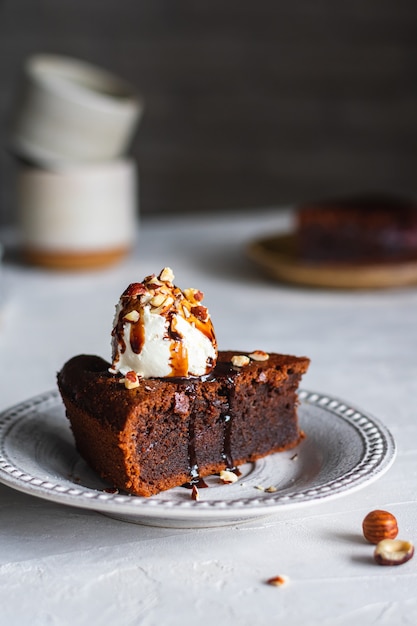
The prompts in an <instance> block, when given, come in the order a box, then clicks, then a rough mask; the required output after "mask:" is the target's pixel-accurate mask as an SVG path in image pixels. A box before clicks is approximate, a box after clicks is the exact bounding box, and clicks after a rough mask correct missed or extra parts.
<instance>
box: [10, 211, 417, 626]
mask: <svg viewBox="0 0 417 626" xmlns="http://www.w3.org/2000/svg"><path fill="white" fill-rule="evenodd" d="M287 224H288V221H287V217H286V216H284V217H278V216H277V214H276V213H275V212H274V211H264V212H260V211H258V212H256V214H254V216H253V217H241V218H240V219H237V218H236V216H230V217H229V216H227V215H224V216H222V217H216V219H210V218H209V217H208V218H207V219H201V218H200V219H196V220H178V219H177V220H171V219H170V220H165V221H158V222H148V223H146V222H145V223H143V224H142V227H141V232H140V237H139V242H138V246H137V250H136V252H135V255H134V256H133V257H131V258H130V259H127V260H126V261H125V262H124V263H123V264H122V265H119V266H117V267H114V268H112V269H110V270H107V271H105V272H100V273H94V274H93V273H88V274H80V275H62V274H51V273H47V272H44V271H40V270H39V271H38V270H36V269H23V268H19V267H17V266H13V265H10V264H7V262H6V263H5V271H4V279H5V287H6V294H7V301H6V306H5V308H4V310H3V315H2V317H1V322H0V324H1V326H0V351H1V354H2V359H1V380H2V393H1V397H0V409H4V408H7V406H10V405H11V404H14V403H17V402H20V401H21V400H24V399H25V398H28V397H31V396H33V395H35V394H38V393H40V392H43V391H45V390H47V389H50V388H52V387H53V386H54V384H55V372H56V371H57V370H58V369H59V368H60V367H61V365H62V364H63V362H64V361H65V360H66V359H67V358H69V357H70V356H72V355H74V354H77V353H80V352H88V353H97V354H100V355H102V356H104V357H106V358H109V357H110V340H109V332H110V329H111V324H112V319H113V311H114V303H115V302H116V301H117V299H118V297H119V294H120V291H121V289H122V288H123V286H124V285H127V284H128V283H129V282H132V281H135V280H138V278H139V279H140V278H141V277H143V276H145V275H147V274H149V273H152V272H154V271H158V268H161V267H164V266H166V265H169V266H171V267H172V268H173V270H174V272H175V275H176V279H177V280H178V282H179V284H187V285H195V286H198V287H199V288H201V289H202V290H203V291H204V292H205V302H206V303H207V306H209V308H210V312H211V315H212V319H213V322H214V324H215V328H216V333H217V338H218V341H219V347H220V349H227V348H230V349H243V350H248V351H250V350H254V349H264V350H269V351H282V352H292V353H295V354H306V355H308V356H310V357H311V359H312V364H311V368H310V371H309V373H308V374H307V375H306V376H305V378H304V381H303V386H304V387H306V388H310V389H315V390H318V391H321V392H327V393H329V394H331V395H333V396H336V397H340V398H344V399H346V400H348V401H350V402H352V404H355V405H357V406H358V407H362V408H363V409H364V410H366V411H368V412H369V413H371V414H373V415H375V416H377V417H378V418H379V419H381V420H382V421H383V422H384V423H385V424H386V425H387V426H388V427H389V429H390V430H391V432H392V433H393V435H394V437H395V438H396V442H397V445H398V456H397V459H396V461H395V463H394V466H393V467H392V468H391V469H390V470H389V472H388V473H387V474H385V475H384V476H383V477H382V478H381V479H380V480H379V481H377V482H375V483H373V484H371V485H369V486H368V487H366V488H364V489H363V490H362V491H360V492H356V493H352V494H351V495H349V496H346V497H344V498H341V499H339V500H336V501H334V502H328V503H324V502H323V503H321V504H318V505H316V506H314V507H308V508H306V509H305V510H304V509H301V510H294V511H288V512H286V513H285V514H284V513H281V514H277V515H273V516H271V517H268V518H266V519H264V520H261V521H252V522H248V523H245V524H242V525H236V526H230V527H225V528H217V529H198V530H173V529H171V530H165V529H161V528H151V527H145V526H143V527H142V526H137V525H131V524H125V523H122V522H117V521H114V520H111V519H108V518H106V517H103V516H101V515H100V514H97V513H92V512H87V511H81V510H76V509H72V508H70V507H65V506H61V505H58V504H54V503H49V502H45V501H41V500H39V499H36V498H32V497H30V496H27V495H23V494H20V493H17V492H14V491H13V490H11V489H10V488H7V487H3V486H0V605H1V607H2V610H1V618H0V623H1V624H3V623H4V624H7V625H8V626H15V625H16V626H25V625H26V624H28V625H29V624H30V625H31V626H32V625H34V626H38V625H42V626H43V625H45V624H47V625H54V626H55V625H59V626H60V625H63V624H65V625H66V624H71V625H72V624H77V626H78V625H80V626H83V625H84V624H85V625H90V624H95V625H100V624H105V625H107V624H115V623H117V624H120V625H129V626H130V625H132V626H133V625H136V624H141V625H146V626H148V625H153V624H158V625H160V624H163V625H164V626H170V625H176V624H181V625H182V624H184V625H187V624H190V625H191V624H192V625H194V624H199V625H200V626H205V625H207V626H208V625H210V626H211V625H212V624H213V623H215V622H216V621H217V622H219V623H227V624H239V625H242V626H246V625H248V626H249V625H253V624H256V625H260V626H263V625H265V626H266V625H268V626H269V625H270V624H274V623H278V622H279V621H285V623H286V624H295V625H298V624H303V623H306V624H320V625H321V626H323V625H324V626H334V625H335V626H341V625H343V626H344V625H348V624H352V623H357V624H360V625H361V626H362V625H367V624H376V623H377V624H378V625H383V626H385V625H387V626H388V625H389V626H391V625H393V624H404V625H405V624H413V623H416V622H417V595H416V591H415V590H416V588H417V558H416V557H415V558H414V559H413V560H411V561H409V562H408V563H407V564H405V565H402V566H399V567H393V568H390V567H379V566H377V565H375V564H374V563H373V562H372V559H371V555H372V551H373V548H372V546H370V545H368V544H366V543H365V541H364V540H363V539H362V537H361V522H362V519H363V517H364V516H365V514H366V513H367V512H368V511H370V510H371V509H374V508H386V509H389V510H390V511H391V512H392V513H394V514H395V515H396V517H397V519H398V524H399V528H400V536H401V538H404V539H410V540H412V541H414V542H417V512H416V511H417V421H416V409H415V407H416V400H415V399H416V396H417V356H416V351H415V350H416V342H417V324H416V319H417V288H410V289H407V290H405V289H404V290H390V291H381V292H357V293H354V292H349V293H348V292H340V293H332V292H325V291H312V290H307V289H306V290H302V289H295V288H292V287H289V286H279V285H277V284H275V283H272V282H270V281H269V280H268V279H265V278H264V277H263V276H260V275H259V274H258V273H257V271H256V270H255V268H253V267H252V266H251V265H250V264H249V263H248V262H246V261H245V260H244V258H243V257H242V245H243V244H244V243H245V242H246V241H247V240H248V239H250V238H251V237H254V236H256V235H258V234H260V235H263V234H264V233H265V232H270V231H271V230H273V229H278V228H279V227H281V226H282V227H286V226H287ZM277 574H282V575H286V576H287V577H288V578H289V582H288V583H287V585H285V586H284V587H281V588H276V587H271V586H268V585H266V584H265V580H266V579H267V578H269V577H271V576H274V575H277Z"/></svg>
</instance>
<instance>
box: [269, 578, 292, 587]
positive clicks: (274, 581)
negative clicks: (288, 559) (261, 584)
mask: <svg viewBox="0 0 417 626" xmlns="http://www.w3.org/2000/svg"><path fill="white" fill-rule="evenodd" d="M286 582H287V578H286V577H285V576H273V577H272V578H268V580H267V581H266V584H267V585H272V586H273V587H282V585H285V583H286Z"/></svg>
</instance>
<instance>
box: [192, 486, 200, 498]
mask: <svg viewBox="0 0 417 626" xmlns="http://www.w3.org/2000/svg"><path fill="white" fill-rule="evenodd" d="M191 499H192V500H199V499H200V492H199V491H198V487H197V485H193V488H192V490H191Z"/></svg>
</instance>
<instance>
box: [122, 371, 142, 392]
mask: <svg viewBox="0 0 417 626" xmlns="http://www.w3.org/2000/svg"><path fill="white" fill-rule="evenodd" d="M122 380H123V382H124V384H125V387H126V389H136V387H139V378H138V375H137V374H136V372H134V371H133V370H131V371H130V372H127V374H126V375H125V377H124V378H123V379H122Z"/></svg>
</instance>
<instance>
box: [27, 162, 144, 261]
mask: <svg viewBox="0 0 417 626" xmlns="http://www.w3.org/2000/svg"><path fill="white" fill-rule="evenodd" d="M17 205H18V206H17V209H18V225H19V230H20V237H21V244H22V249H23V251H24V255H25V256H26V258H28V259H29V261H31V262H33V263H35V264H37V265H43V266H49V267H56V268H62V269H65V268H67V269H72V268H74V269H75V268H83V267H85V268H87V267H93V266H101V265H107V264H109V263H111V262H113V261H116V260H118V259H119V258H120V257H122V256H124V255H125V254H126V253H127V252H128V251H129V250H130V249H131V247H132V246H133V244H134V241H135V237H136V232H137V216H138V177H137V171H136V164H135V162H134V161H133V160H131V159H118V160H114V161H108V162H106V163H100V164H94V165H88V166H86V165H83V166H72V167H68V168H67V169H66V170H61V171H59V172H52V171H47V170H44V169H41V168H35V167H28V166H21V167H20V168H19V171H18V175H17Z"/></svg>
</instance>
